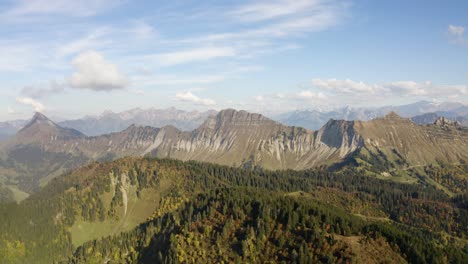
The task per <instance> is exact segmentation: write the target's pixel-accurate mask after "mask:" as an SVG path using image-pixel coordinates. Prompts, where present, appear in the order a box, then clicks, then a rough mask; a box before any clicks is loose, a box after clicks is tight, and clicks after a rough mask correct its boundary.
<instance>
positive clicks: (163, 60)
mask: <svg viewBox="0 0 468 264" xmlns="http://www.w3.org/2000/svg"><path fill="white" fill-rule="evenodd" d="M235 55H236V51H235V50H234V49H233V48H231V47H204V48H194V49H190V50H181V51H176V52H169V53H163V54H157V55H154V56H152V57H153V58H154V59H156V60H157V61H158V63H160V64H161V65H162V66H172V65H177V64H184V63H191V62H197V61H207V60H212V59H216V58H223V57H233V56H235Z"/></svg>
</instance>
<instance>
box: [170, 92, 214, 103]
mask: <svg viewBox="0 0 468 264" xmlns="http://www.w3.org/2000/svg"><path fill="white" fill-rule="evenodd" d="M175 99H176V100H177V101H181V102H189V103H194V104H198V105H205V106H211V105H215V104H216V102H215V101H214V100H212V99H207V98H200V97H198V96H196V95H194V94H193V93H191V92H189V91H187V92H179V93H176V96H175Z"/></svg>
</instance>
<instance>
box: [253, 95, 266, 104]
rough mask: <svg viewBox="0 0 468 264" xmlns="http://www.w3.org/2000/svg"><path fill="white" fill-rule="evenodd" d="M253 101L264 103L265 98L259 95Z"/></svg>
mask: <svg viewBox="0 0 468 264" xmlns="http://www.w3.org/2000/svg"><path fill="white" fill-rule="evenodd" d="M253 99H254V100H255V101H257V102H263V100H265V97H263V96H262V95H257V96H254V97H253Z"/></svg>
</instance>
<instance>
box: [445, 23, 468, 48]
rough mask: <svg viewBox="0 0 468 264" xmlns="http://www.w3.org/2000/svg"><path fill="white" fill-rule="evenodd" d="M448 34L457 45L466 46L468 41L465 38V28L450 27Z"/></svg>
mask: <svg viewBox="0 0 468 264" xmlns="http://www.w3.org/2000/svg"><path fill="white" fill-rule="evenodd" d="M447 32H448V33H449V35H450V37H451V39H450V41H451V42H452V43H455V44H466V43H468V41H467V40H466V38H465V27H463V26H454V25H449V26H448V29H447Z"/></svg>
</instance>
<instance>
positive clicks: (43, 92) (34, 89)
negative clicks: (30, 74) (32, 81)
mask: <svg viewBox="0 0 468 264" xmlns="http://www.w3.org/2000/svg"><path fill="white" fill-rule="evenodd" d="M64 91H65V84H64V83H60V82H57V81H50V82H49V83H48V84H44V85H40V86H25V87H23V88H22V89H21V92H20V93H21V94H22V95H23V96H26V97H31V98H35V99H37V98H42V97H46V96H49V95H53V94H58V93H62V92H64Z"/></svg>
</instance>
